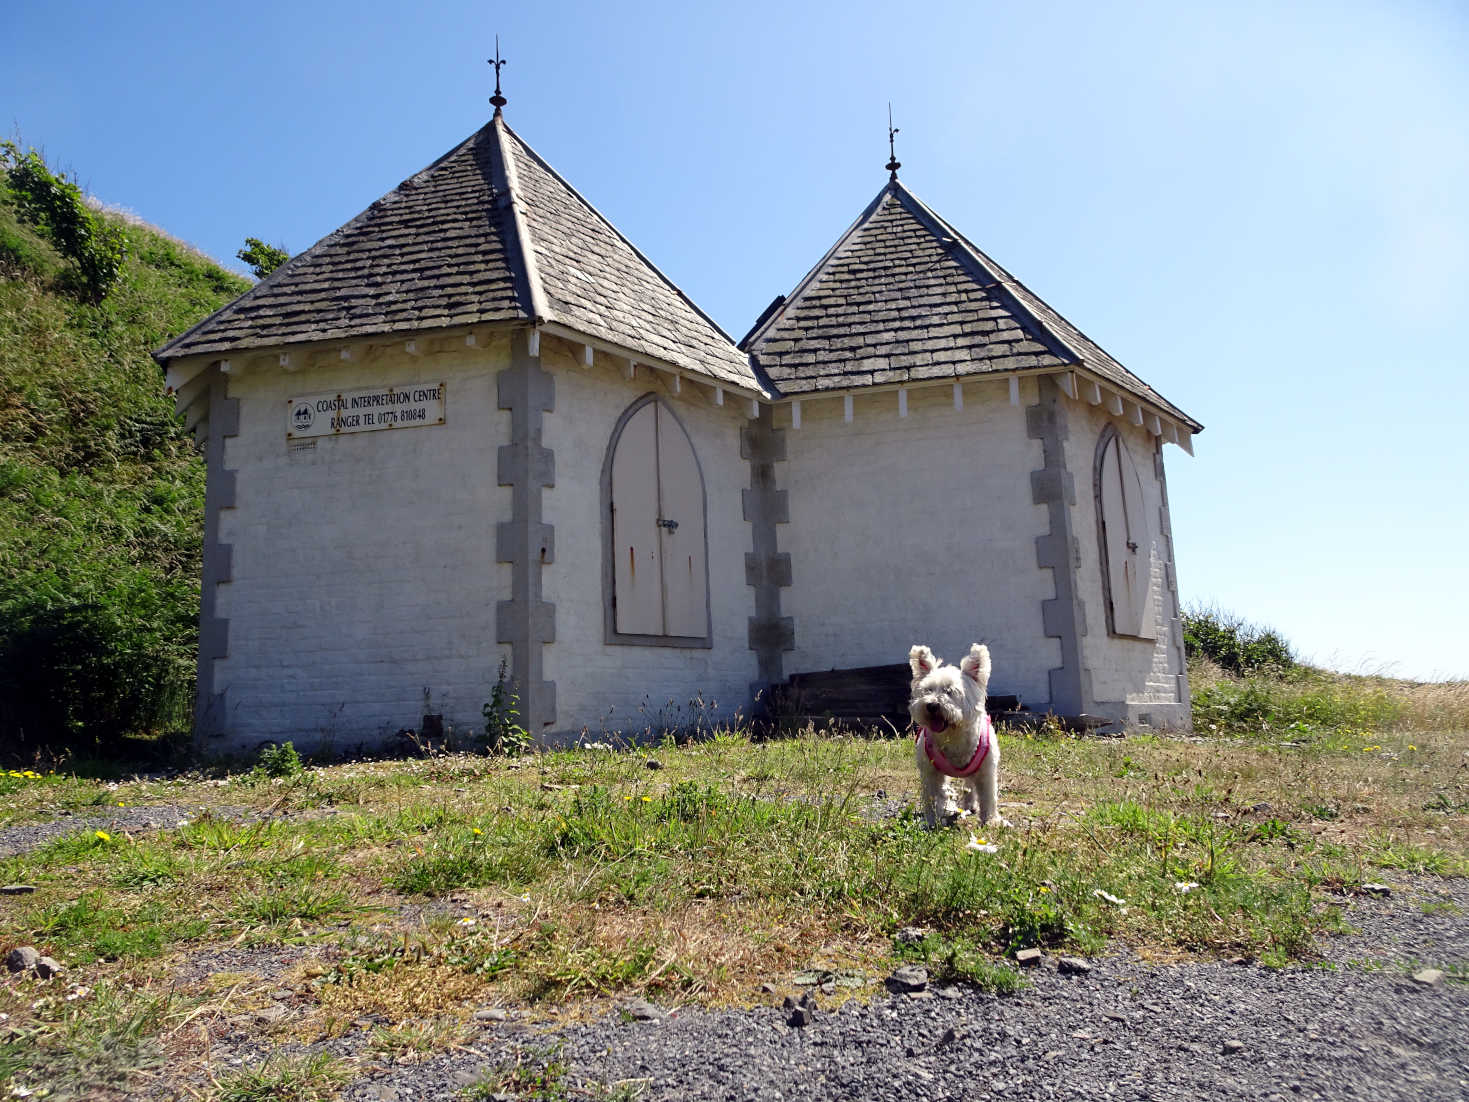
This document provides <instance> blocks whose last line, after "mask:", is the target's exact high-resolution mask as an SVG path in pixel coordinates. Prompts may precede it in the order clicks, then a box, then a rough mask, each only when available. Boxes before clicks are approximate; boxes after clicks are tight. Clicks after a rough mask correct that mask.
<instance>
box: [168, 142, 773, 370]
mask: <svg viewBox="0 0 1469 1102" xmlns="http://www.w3.org/2000/svg"><path fill="white" fill-rule="evenodd" d="M512 180H514V186H513V187H512V186H511V181H512ZM517 213H518V214H519V215H520V221H517V219H516V214H517ZM522 227H523V230H522ZM528 260H530V261H533V262H532V263H527V261H528ZM538 313H539V316H538ZM517 321H519V322H531V321H535V322H556V323H559V324H561V325H563V326H565V327H566V328H567V329H569V330H572V331H574V332H577V333H580V334H584V335H586V336H587V337H589V338H592V339H593V340H600V341H603V342H606V343H608V344H611V345H614V346H616V347H618V348H620V349H626V350H627V351H628V352H630V353H632V354H633V355H634V356H636V355H637V354H639V353H641V354H642V355H644V356H646V357H648V358H650V359H654V360H658V361H660V362H662V363H665V364H668V365H670V366H673V367H677V368H680V369H683V370H686V371H689V372H690V373H692V374H695V375H703V376H706V377H708V378H710V379H713V380H714V381H717V382H721V383H727V384H731V385H733V386H737V387H743V388H747V389H752V390H763V389H764V388H763V387H762V386H761V383H760V381H759V380H758V378H757V377H756V375H755V373H754V372H753V371H752V370H751V368H750V364H749V361H748V359H747V358H746V357H745V356H744V355H743V354H742V353H741V352H740V351H739V350H738V349H736V348H735V345H734V342H733V341H732V340H731V339H730V338H729V336H728V335H727V334H726V333H724V331H723V330H721V329H720V328H719V326H718V325H716V324H715V323H714V322H713V321H712V320H710V318H709V317H708V316H707V315H705V314H704V313H703V312H702V311H700V310H699V309H698V307H696V306H695V305H694V304H693V303H692V302H690V301H689V299H688V298H687V296H685V295H684V294H683V292H682V291H680V290H679V289H678V288H677V287H675V286H674V285H673V283H671V282H670V281H669V280H668V278H667V277H666V276H664V275H663V274H662V273H661V272H659V271H658V269H657V268H655V267H654V266H653V265H652V264H651V263H650V262H649V261H648V259H647V258H646V257H644V256H643V254H642V253H640V252H639V251H638V250H637V249H636V248H634V247H633V245H632V244H631V243H630V242H628V240H627V239H626V238H624V237H623V236H622V235H621V234H620V233H618V232H617V230H616V229H615V228H614V227H613V226H612V224H611V223H609V222H608V221H607V220H606V219H605V218H603V217H602V216H601V215H600V214H599V213H597V211H596V210H595V209H594V208H593V207H592V206H591V204H589V203H588V202H587V201H586V200H585V199H583V198H582V197H581V196H580V195H579V194H577V192H576V191H575V189H573V188H572V187H571V185H570V184H568V183H567V182H566V181H565V180H563V179H562V178H561V177H560V176H559V175H557V174H556V172H555V171H554V170H553V169H551V167H550V166H549V165H547V164H546V162H545V161H543V160H541V158H540V157H539V156H538V155H537V154H536V153H535V151H534V150H532V149H531V148H530V146H528V145H526V144H525V142H524V141H522V140H521V139H520V137H519V136H518V135H516V134H515V132H514V131H512V130H511V129H510V127H509V126H508V125H506V124H505V122H504V119H503V118H501V117H500V116H498V115H497V116H496V117H495V118H494V119H492V120H491V121H490V122H489V123H488V124H486V125H485V126H484V127H482V128H481V129H480V130H478V131H477V132H476V133H474V134H472V135H471V136H470V137H469V138H467V139H466V140H465V141H463V142H461V143H460V144H459V145H458V146H456V147H455V148H454V149H452V150H450V151H449V152H448V153H446V154H445V155H444V156H443V157H441V158H439V159H438V160H437V161H435V162H434V163H433V164H431V165H429V166H428V168H426V169H424V170H423V171H422V172H420V173H418V174H417V175H416V176H412V177H410V178H409V179H407V180H405V181H404V182H403V183H401V184H399V185H398V187H396V188H395V189H393V191H391V192H389V193H388V194H387V195H384V196H383V197H382V198H381V199H378V200H376V201H375V202H373V203H372V204H371V205H370V206H369V207H368V208H367V209H366V210H364V211H363V212H362V213H361V214H359V215H358V216H357V217H356V218H354V219H352V220H351V221H350V222H348V223H347V224H346V225H345V226H343V227H342V228H341V229H339V230H336V231H335V232H334V233H331V234H329V235H327V236H326V237H324V238H322V240H320V241H318V242H317V243H316V244H315V245H313V246H312V247H311V248H309V249H307V250H306V251H305V252H304V253H301V254H300V255H299V256H296V257H294V258H292V259H291V260H290V261H288V262H287V263H285V264H284V265H282V266H281V267H280V268H278V269H277V270H276V271H275V272H273V273H272V274H271V275H270V277H269V278H267V279H265V280H262V281H261V282H260V283H258V284H256V286H255V287H253V288H251V289H250V290H249V291H247V292H245V294H243V295H241V296H240V297H239V298H237V299H236V300H235V301H234V302H232V303H230V304H229V305H227V306H225V307H224V308H223V309H221V310H219V311H217V312H216V313H214V314H212V315H211V316H210V317H208V318H206V319H204V321H202V322H200V323H199V324H198V325H196V326H194V327H193V328H192V329H190V330H188V331H187V332H186V333H183V334H182V335H180V336H178V337H176V338H174V339H173V340H172V341H170V342H169V343H168V344H166V345H164V346H163V347H162V348H160V349H159V350H158V351H157V352H155V353H154V355H155V357H156V358H157V359H158V360H159V361H160V362H164V363H166V362H167V361H169V360H171V359H175V358H178V357H181V356H192V355H198V354H223V353H228V352H235V351H243V350H248V349H262V348H271V347H278V346H281V345H287V344H300V343H309V342H313V341H321V340H327V339H333V340H339V339H347V338H361V337H372V336H388V335H395V336H403V337H405V338H406V337H409V336H411V335H412V334H414V333H416V332H422V331H424V330H428V329H439V328H452V327H454V326H459V325H470V324H479V323H484V322H517Z"/></svg>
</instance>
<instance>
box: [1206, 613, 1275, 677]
mask: <svg viewBox="0 0 1469 1102" xmlns="http://www.w3.org/2000/svg"><path fill="white" fill-rule="evenodd" d="M1183 646H1184V653H1185V655H1186V656H1187V657H1188V658H1207V659H1209V661H1211V662H1213V663H1214V664H1215V665H1216V666H1218V667H1220V668H1221V669H1224V670H1228V671H1229V672H1230V673H1235V674H1245V673H1250V672H1251V671H1253V670H1259V669H1265V668H1272V667H1273V668H1276V669H1281V670H1288V669H1291V668H1293V667H1294V666H1295V665H1296V659H1295V655H1294V654H1292V653H1291V649H1290V644H1289V643H1287V642H1286V641H1285V639H1284V638H1283V637H1282V636H1281V635H1280V634H1279V633H1278V632H1276V631H1275V630H1273V629H1272V628H1266V627H1260V626H1259V625H1257V624H1252V623H1250V622H1248V621H1247V620H1245V619H1243V618H1242V617H1240V616H1236V615H1234V614H1233V613H1228V612H1222V611H1220V610H1219V609H1217V608H1201V607H1192V608H1186V609H1184V610H1183Z"/></svg>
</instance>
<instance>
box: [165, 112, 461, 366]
mask: <svg viewBox="0 0 1469 1102" xmlns="http://www.w3.org/2000/svg"><path fill="white" fill-rule="evenodd" d="M489 126H490V123H486V124H485V125H484V126H482V127H480V128H479V129H478V130H476V131H475V132H474V133H473V134H470V135H469V137H467V138H465V139H464V140H463V141H462V142H460V143H459V144H458V145H456V146H454V148H452V149H450V150H449V151H448V152H447V153H444V154H443V155H442V156H439V157H435V158H434V160H433V161H432V162H430V163H429V164H427V165H425V166H424V167H423V168H421V169H419V170H418V171H417V172H415V173H414V174H413V175H412V176H408V177H405V178H404V179H403V180H401V181H400V182H399V183H398V185H397V186H396V187H394V188H393V189H392V190H391V191H389V192H388V193H387V194H385V195H381V196H379V197H378V198H376V199H374V200H373V201H372V202H371V203H369V204H368V205H367V206H366V207H364V208H363V209H362V210H360V211H358V212H357V214H356V215H355V216H354V217H352V218H351V219H350V220H349V221H347V222H344V223H343V224H342V225H340V226H338V227H337V228H336V229H334V230H332V231H331V232H330V233H328V234H326V235H325V236H324V237H321V238H318V239H317V240H316V242H315V243H313V244H312V245H310V246H308V247H307V248H305V249H302V250H301V251H300V252H299V253H297V254H296V255H295V256H293V257H291V258H290V259H289V260H287V261H286V262H285V263H284V264H282V265H281V266H280V267H278V268H276V269H275V270H274V271H273V272H271V273H270V275H268V276H266V277H265V278H264V279H262V280H260V281H259V282H257V283H256V284H255V286H253V287H251V288H250V289H249V290H248V291H246V292H245V293H244V294H242V295H240V296H239V297H238V298H236V299H233V300H231V301H230V302H228V303H226V304H225V305H224V306H222V307H220V308H219V309H218V310H216V311H215V312H214V313H212V314H210V315H209V316H208V317H207V318H202V319H201V320H199V321H197V322H195V323H194V324H193V325H191V326H190V327H189V328H188V329H185V330H184V331H183V332H182V333H180V334H178V336H176V337H174V338H173V339H172V340H170V341H169V342H168V343H167V344H165V345H163V346H162V347H161V348H158V349H155V350H154V351H153V353H152V356H153V359H154V360H156V361H157V362H159V363H163V362H164V361H165V360H167V359H168V358H169V350H170V349H171V348H174V347H175V346H177V345H180V344H182V343H183V342H184V341H185V340H186V339H187V338H189V337H191V336H193V335H194V333H195V332H196V331H198V330H201V329H203V328H204V327H205V326H209V327H211V328H213V327H215V326H217V325H218V324H219V323H220V322H221V321H222V320H225V319H227V318H230V317H233V316H234V315H235V314H237V313H239V311H240V310H241V309H242V308H243V307H245V306H248V305H249V304H250V303H251V302H252V301H253V300H254V299H255V298H256V297H258V296H259V295H261V294H264V293H265V291H267V290H269V289H270V288H271V287H273V286H274V285H275V284H276V283H277V282H279V281H280V280H282V279H284V278H286V276H288V275H290V274H291V272H293V271H294V270H295V269H296V268H297V267H299V266H300V265H302V264H304V263H305V262H306V261H307V259H308V258H311V257H312V256H313V255H314V254H315V253H317V252H319V251H321V250H322V249H324V248H326V247H327V246H329V245H330V244H331V243H332V242H334V241H336V240H338V239H339V238H341V237H343V236H345V235H346V234H347V231H349V230H351V229H354V228H355V227H356V226H358V225H359V224H360V223H361V222H363V221H365V220H366V219H367V218H368V217H369V216H370V215H373V214H375V213H376V212H378V211H379V210H381V209H382V208H383V207H384V206H385V205H388V204H390V203H393V202H396V201H397V200H398V199H399V198H401V192H402V191H403V189H404V188H405V187H408V186H409V185H410V184H413V183H415V182H416V181H418V180H420V179H422V178H424V177H426V176H428V175H430V174H431V173H433V171H434V170H435V169H437V168H438V167H439V166H440V165H442V164H443V163H444V162H445V161H447V160H449V159H450V158H451V157H453V156H454V155H455V154H457V153H459V152H460V151H461V150H463V149H464V147H465V146H467V145H470V144H471V143H473V142H474V141H475V140H476V139H478V138H479V136H480V135H481V134H483V133H484V131H485V130H486V129H488V127H489Z"/></svg>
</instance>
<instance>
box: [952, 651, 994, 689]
mask: <svg viewBox="0 0 1469 1102" xmlns="http://www.w3.org/2000/svg"><path fill="white" fill-rule="evenodd" d="M959 668H960V669H961V670H963V671H964V672H965V673H966V674H967V675H968V676H970V677H971V678H973V679H974V680H975V681H978V682H979V683H980V684H981V685H983V684H985V683H986V682H988V681H989V679H990V649H989V647H987V646H985V645H984V644H983V643H975V644H974V645H973V646H972V647H970V648H969V653H968V654H966V655H965V656H964V659H963V661H961V662H960V663H959Z"/></svg>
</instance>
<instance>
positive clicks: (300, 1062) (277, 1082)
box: [213, 1052, 347, 1102]
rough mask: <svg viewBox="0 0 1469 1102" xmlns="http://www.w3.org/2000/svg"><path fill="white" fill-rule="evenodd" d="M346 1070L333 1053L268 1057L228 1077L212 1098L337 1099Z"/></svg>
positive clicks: (265, 1101) (220, 1101) (223, 1101)
mask: <svg viewBox="0 0 1469 1102" xmlns="http://www.w3.org/2000/svg"><path fill="white" fill-rule="evenodd" d="M346 1077H347V1072H346V1069H345V1068H344V1067H343V1066H342V1064H341V1062H340V1061H339V1060H337V1059H336V1058H335V1057H333V1056H332V1055H331V1054H330V1053H326V1052H317V1053H312V1054H309V1055H295V1056H279V1055H273V1056H269V1057H267V1058H266V1059H265V1060H264V1061H262V1062H261V1063H259V1064H256V1065H254V1066H252V1067H248V1068H244V1069H242V1070H240V1071H237V1072H234V1073H233V1074H230V1075H227V1076H225V1077H224V1078H222V1079H221V1080H220V1081H219V1085H218V1088H217V1090H216V1092H215V1094H214V1095H213V1098H214V1099H216V1100H217V1102H322V1100H325V1099H328V1098H333V1097H335V1096H336V1093H337V1089H338V1087H339V1086H340V1085H341V1084H342V1082H343V1081H344V1080H345V1078H346Z"/></svg>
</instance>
